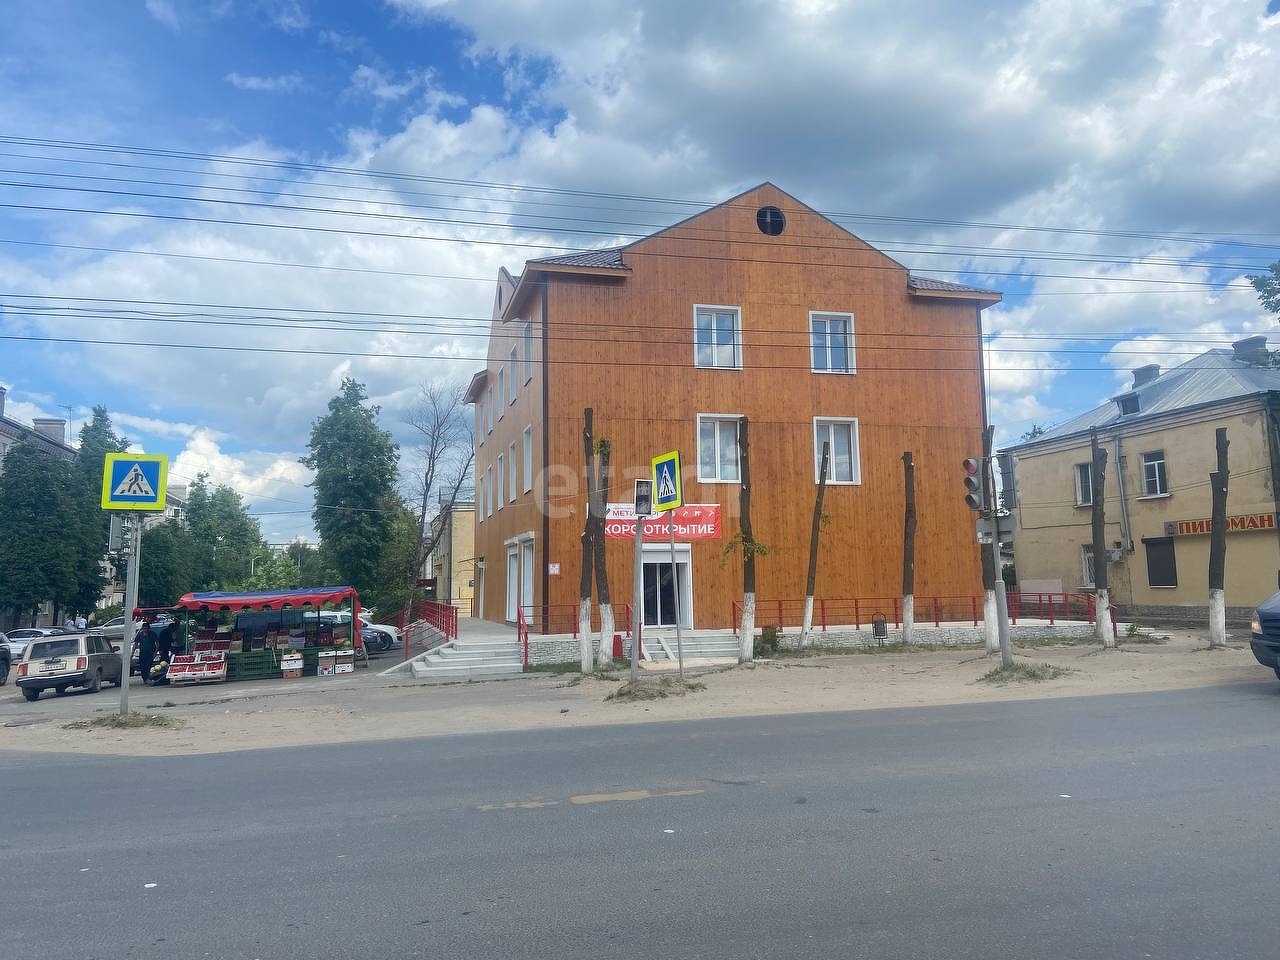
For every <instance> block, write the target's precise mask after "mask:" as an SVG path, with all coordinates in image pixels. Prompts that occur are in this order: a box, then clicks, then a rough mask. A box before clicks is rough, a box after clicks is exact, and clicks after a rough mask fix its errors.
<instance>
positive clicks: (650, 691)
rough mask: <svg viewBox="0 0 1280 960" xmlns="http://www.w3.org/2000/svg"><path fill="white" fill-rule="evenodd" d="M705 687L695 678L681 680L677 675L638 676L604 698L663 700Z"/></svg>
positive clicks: (695, 691) (705, 686) (705, 687)
mask: <svg viewBox="0 0 1280 960" xmlns="http://www.w3.org/2000/svg"><path fill="white" fill-rule="evenodd" d="M705 689H707V685H706V684H705V683H700V682H699V681H697V680H681V679H680V678H679V677H640V678H639V679H638V680H636V682H635V683H630V682H627V683H624V684H623V685H622V686H620V687H619V688H618V689H617V690H615V691H613V693H611V694H609V695H608V696H607V697H605V699H606V700H664V699H666V698H667V697H683V696H684V695H685V694H687V693H697V692H698V691H699V690H705Z"/></svg>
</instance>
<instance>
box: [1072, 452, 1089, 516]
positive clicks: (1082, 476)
mask: <svg viewBox="0 0 1280 960" xmlns="http://www.w3.org/2000/svg"><path fill="white" fill-rule="evenodd" d="M1071 475H1072V477H1073V478H1074V483H1075V486H1076V506H1077V507H1091V506H1093V465H1092V464H1089V463H1077V464H1076V465H1075V468H1074V469H1073V470H1072V472H1071ZM1086 483H1087V484H1088V485H1089V489H1088V497H1087V498H1086V496H1085V493H1086V491H1085V484H1086Z"/></svg>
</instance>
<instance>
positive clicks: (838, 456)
mask: <svg viewBox="0 0 1280 960" xmlns="http://www.w3.org/2000/svg"><path fill="white" fill-rule="evenodd" d="M824 443H828V444H830V445H831V446H830V459H829V461H828V462H827V483H861V482H862V467H861V463H860V457H859V453H858V421H857V419H856V418H853V419H850V418H844V419H835V418H832V417H814V418H813V482H814V483H817V482H818V472H819V471H820V470H821V469H822V445H823V444H824Z"/></svg>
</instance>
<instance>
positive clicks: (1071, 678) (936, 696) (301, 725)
mask: <svg viewBox="0 0 1280 960" xmlns="http://www.w3.org/2000/svg"><path fill="white" fill-rule="evenodd" d="M1015 655H1016V659H1017V660H1018V661H1020V662H1023V663H1049V664H1052V665H1054V666H1057V667H1061V668H1065V669H1066V670H1067V671H1069V672H1067V673H1066V674H1064V675H1063V676H1061V677H1058V678H1056V679H1052V680H1047V681H1044V682H1038V683H1014V684H1008V685H1003V686H999V685H993V684H990V683H984V682H981V681H980V679H979V678H981V677H982V676H983V675H984V674H986V673H987V672H988V671H990V670H992V669H993V668H995V667H998V666H999V664H1000V658H999V656H998V655H997V656H987V655H986V654H985V652H984V651H983V649H982V648H981V647H963V648H948V649H944V650H936V649H935V650H911V651H907V652H898V651H893V652H866V653H846V654H831V655H823V656H810V657H803V658H793V657H787V658H783V659H780V660H775V661H759V662H757V663H755V664H748V665H745V666H738V665H736V664H729V665H726V664H724V663H723V661H718V662H716V664H715V665H714V666H711V665H710V664H701V663H699V664H694V663H686V675H687V676H688V677H690V678H693V679H696V680H697V681H698V682H700V683H701V684H703V685H705V689H703V690H701V691H698V692H694V693H690V694H688V695H685V696H679V697H671V698H667V699H661V700H652V701H645V702H626V701H622V702H620V701H616V700H609V699H607V698H608V697H609V695H610V694H611V693H613V692H614V691H615V690H617V689H618V687H619V685H620V683H621V682H622V681H625V680H626V679H627V676H628V673H629V671H628V670H627V669H626V667H625V665H622V666H621V669H619V670H618V671H616V673H617V676H616V678H611V679H597V678H596V677H582V676H581V675H578V674H557V673H532V674H523V675H519V676H516V677H513V678H511V679H510V680H494V681H483V682H474V681H473V682H466V683H456V684H429V685H423V684H418V683H415V682H413V681H411V680H408V679H407V678H405V679H399V680H397V679H396V678H394V677H389V678H378V677H377V676H376V672H377V671H376V667H375V668H373V669H371V670H369V671H360V672H358V673H357V674H355V675H353V676H352V677H351V678H350V679H348V678H346V677H335V678H324V679H319V678H311V679H304V680H300V681H258V682H252V683H237V684H218V685H210V686H200V687H185V688H182V687H179V688H173V687H146V688H143V687H139V686H136V685H135V686H134V687H132V688H131V689H130V706H131V708H132V709H133V710H134V711H138V712H142V713H146V714H150V715H153V716H162V717H164V718H167V719H171V720H174V721H177V722H178V726H176V727H154V726H148V727H144V728H141V729H128V730H117V729H109V728H101V727H95V728H92V729H75V730H69V729H66V728H65V726H64V725H65V724H66V723H67V722H68V721H70V720H82V719H85V718H94V717H97V718H104V717H108V716H111V715H114V714H118V711H119V697H118V695H116V691H114V690H110V689H104V690H103V692H101V693H98V694H74V693H73V694H69V695H68V696H65V697H56V698H49V699H44V698H42V699H41V700H40V701H38V702H36V703H30V704H29V703H26V702H25V701H23V700H22V699H21V697H20V696H19V695H18V693H17V691H16V690H15V689H14V688H13V687H12V686H9V687H5V688H0V750H6V751H24V750H34V751H50V750H52V751H66V752H77V753H99V754H114V753H120V754H142V755H152V756H165V755H171V754H193V753H214V752H223V751H228V750H242V749H254V748H263V747H287V746H301V745H312V744H322V743H340V742H350V741H358V740H373V739H397V738H408V737H422V736H439V735H443V734H457V733H466V732H478V731H496V730H506V731H510V730H521V729H543V728H548V727H563V726H586V725H596V724H612V723H647V722H653V721H660V720H697V719H706V718H712V717H734V716H760V715H785V714H794V713H801V712H825V711H841V710H867V709H882V708H888V707H920V706H929V705H936V704H953V703H975V702H995V701H1001V700H1017V699H1033V698H1042V697H1087V696H1093V695H1100V694H1115V693H1137V692H1143V691H1152V690H1167V689H1178V688H1186V687H1203V686H1219V685H1228V684H1233V683H1250V684H1254V685H1258V684H1261V685H1263V686H1264V687H1266V686H1268V685H1273V686H1275V688H1276V692H1277V696H1280V682H1277V681H1276V679H1275V676H1274V674H1273V673H1272V672H1271V671H1270V670H1268V669H1266V668H1265V667H1262V666H1260V665H1259V664H1258V663H1257V662H1256V661H1255V660H1254V658H1253V654H1252V653H1251V652H1250V650H1249V646H1248V632H1247V631H1235V633H1234V634H1233V639H1232V642H1231V643H1230V645H1229V648H1228V649H1226V650H1215V651H1210V650H1209V649H1208V643H1207V637H1206V635H1203V634H1202V633H1201V632H1199V631H1185V630H1184V631H1153V632H1152V634H1151V635H1149V636H1147V637H1135V638H1127V637H1121V638H1120V641H1119V647H1118V648H1117V649H1115V650H1106V651H1104V650H1102V649H1101V648H1100V647H1099V646H1098V645H1096V644H1094V643H1078V644H1060V645H1054V646H1046V647H1027V646H1023V647H1017V648H1015ZM654 666H656V665H654ZM654 666H647V667H646V670H645V672H646V674H648V673H650V672H651V671H652V670H653V669H654ZM664 668H665V669H667V670H670V671H672V672H674V670H675V668H676V665H675V664H674V663H672V664H669V665H668V664H664ZM704 668H709V669H704Z"/></svg>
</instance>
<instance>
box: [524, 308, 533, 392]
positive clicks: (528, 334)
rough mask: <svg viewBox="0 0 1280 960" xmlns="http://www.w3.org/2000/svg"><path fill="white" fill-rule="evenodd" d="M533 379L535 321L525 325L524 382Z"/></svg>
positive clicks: (529, 321)
mask: <svg viewBox="0 0 1280 960" xmlns="http://www.w3.org/2000/svg"><path fill="white" fill-rule="evenodd" d="M532 379H533V321H532V320H526V321H525V324H524V382H525V383H528V382H529V381H530V380H532Z"/></svg>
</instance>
